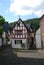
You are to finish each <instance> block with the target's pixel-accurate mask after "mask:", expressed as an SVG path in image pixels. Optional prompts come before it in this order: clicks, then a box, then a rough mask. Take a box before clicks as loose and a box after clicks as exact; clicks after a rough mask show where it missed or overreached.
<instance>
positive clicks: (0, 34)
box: [0, 27, 4, 37]
mask: <svg viewBox="0 0 44 65" xmlns="http://www.w3.org/2000/svg"><path fill="white" fill-rule="evenodd" d="M3 31H4V29H3V27H0V37H2V33H3Z"/></svg>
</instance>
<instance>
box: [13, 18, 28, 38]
mask: <svg viewBox="0 0 44 65" xmlns="http://www.w3.org/2000/svg"><path fill="white" fill-rule="evenodd" d="M13 34H14V37H15V38H27V34H28V28H27V27H26V25H25V24H24V23H23V22H22V20H21V19H19V20H18V22H17V23H16V25H15V27H14V28H13Z"/></svg>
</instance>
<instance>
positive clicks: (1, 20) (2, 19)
mask: <svg viewBox="0 0 44 65" xmlns="http://www.w3.org/2000/svg"><path fill="white" fill-rule="evenodd" d="M4 23H5V19H4V18H3V16H1V15H0V26H2V25H3V24H4Z"/></svg>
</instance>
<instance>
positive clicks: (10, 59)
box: [0, 52, 44, 65]
mask: <svg viewBox="0 0 44 65" xmlns="http://www.w3.org/2000/svg"><path fill="white" fill-rule="evenodd" d="M0 65H44V52H43V53H41V52H38V53H34V52H33V53H32V52H28V53H26V52H25V53H24V52H23V53H22V52H15V53H14V54H0Z"/></svg>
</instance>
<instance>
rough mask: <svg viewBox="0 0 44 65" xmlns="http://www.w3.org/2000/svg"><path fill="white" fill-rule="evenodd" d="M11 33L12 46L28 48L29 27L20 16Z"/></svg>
mask: <svg viewBox="0 0 44 65" xmlns="http://www.w3.org/2000/svg"><path fill="white" fill-rule="evenodd" d="M11 35H12V36H11ZM11 35H10V36H11V39H12V48H24V49H29V48H30V41H31V39H30V37H31V28H30V27H29V26H28V27H27V25H25V23H24V22H23V21H22V20H21V19H20V18H19V20H18V22H17V23H16V25H15V26H14V27H13V30H12V34H11Z"/></svg>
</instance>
